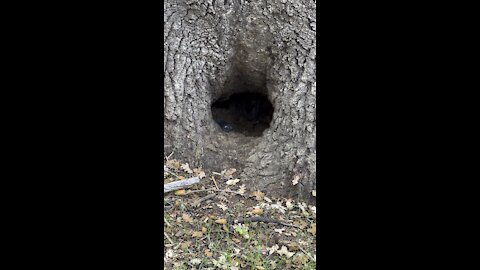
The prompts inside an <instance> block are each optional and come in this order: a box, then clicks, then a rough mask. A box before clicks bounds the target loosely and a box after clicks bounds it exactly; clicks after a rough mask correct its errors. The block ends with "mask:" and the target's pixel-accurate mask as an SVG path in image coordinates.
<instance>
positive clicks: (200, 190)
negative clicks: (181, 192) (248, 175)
mask: <svg viewBox="0 0 480 270" xmlns="http://www.w3.org/2000/svg"><path fill="white" fill-rule="evenodd" d="M203 191H216V192H229V193H234V194H237V195H240V196H243V197H245V194H242V193H240V192H237V191H232V190H222V189H216V188H211V189H199V190H191V191H189V192H187V194H186V195H188V194H192V193H197V192H203Z"/></svg>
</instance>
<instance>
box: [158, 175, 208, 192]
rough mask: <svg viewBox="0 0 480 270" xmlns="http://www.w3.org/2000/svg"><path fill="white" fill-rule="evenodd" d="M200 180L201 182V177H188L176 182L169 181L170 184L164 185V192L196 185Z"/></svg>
mask: <svg viewBox="0 0 480 270" xmlns="http://www.w3.org/2000/svg"><path fill="white" fill-rule="evenodd" d="M198 182H200V178H198V177H192V178H188V179H185V180H180V181H175V182H171V183H168V184H164V185H163V193H167V192H170V191H174V190H178V189H182V188H185V187H188V186H191V185H194V184H196V183H198Z"/></svg>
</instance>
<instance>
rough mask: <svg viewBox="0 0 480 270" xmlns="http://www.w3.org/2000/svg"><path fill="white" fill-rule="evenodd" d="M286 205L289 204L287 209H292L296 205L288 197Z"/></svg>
mask: <svg viewBox="0 0 480 270" xmlns="http://www.w3.org/2000/svg"><path fill="white" fill-rule="evenodd" d="M286 205H287V209H288V210H292V209H293V207H294V206H295V205H294V204H293V203H292V199H288V200H287V202H286Z"/></svg>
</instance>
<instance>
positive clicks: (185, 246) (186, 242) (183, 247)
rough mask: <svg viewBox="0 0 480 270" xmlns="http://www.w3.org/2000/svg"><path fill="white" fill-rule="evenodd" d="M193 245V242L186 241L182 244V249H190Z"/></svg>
mask: <svg viewBox="0 0 480 270" xmlns="http://www.w3.org/2000/svg"><path fill="white" fill-rule="evenodd" d="M191 244H192V241H185V242H183V243H182V245H181V247H182V249H188V248H189V247H190V245H191Z"/></svg>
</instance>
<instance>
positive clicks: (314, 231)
mask: <svg viewBox="0 0 480 270" xmlns="http://www.w3.org/2000/svg"><path fill="white" fill-rule="evenodd" d="M307 232H309V233H311V234H312V235H316V234H317V223H312V227H310V229H308V230H307Z"/></svg>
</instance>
